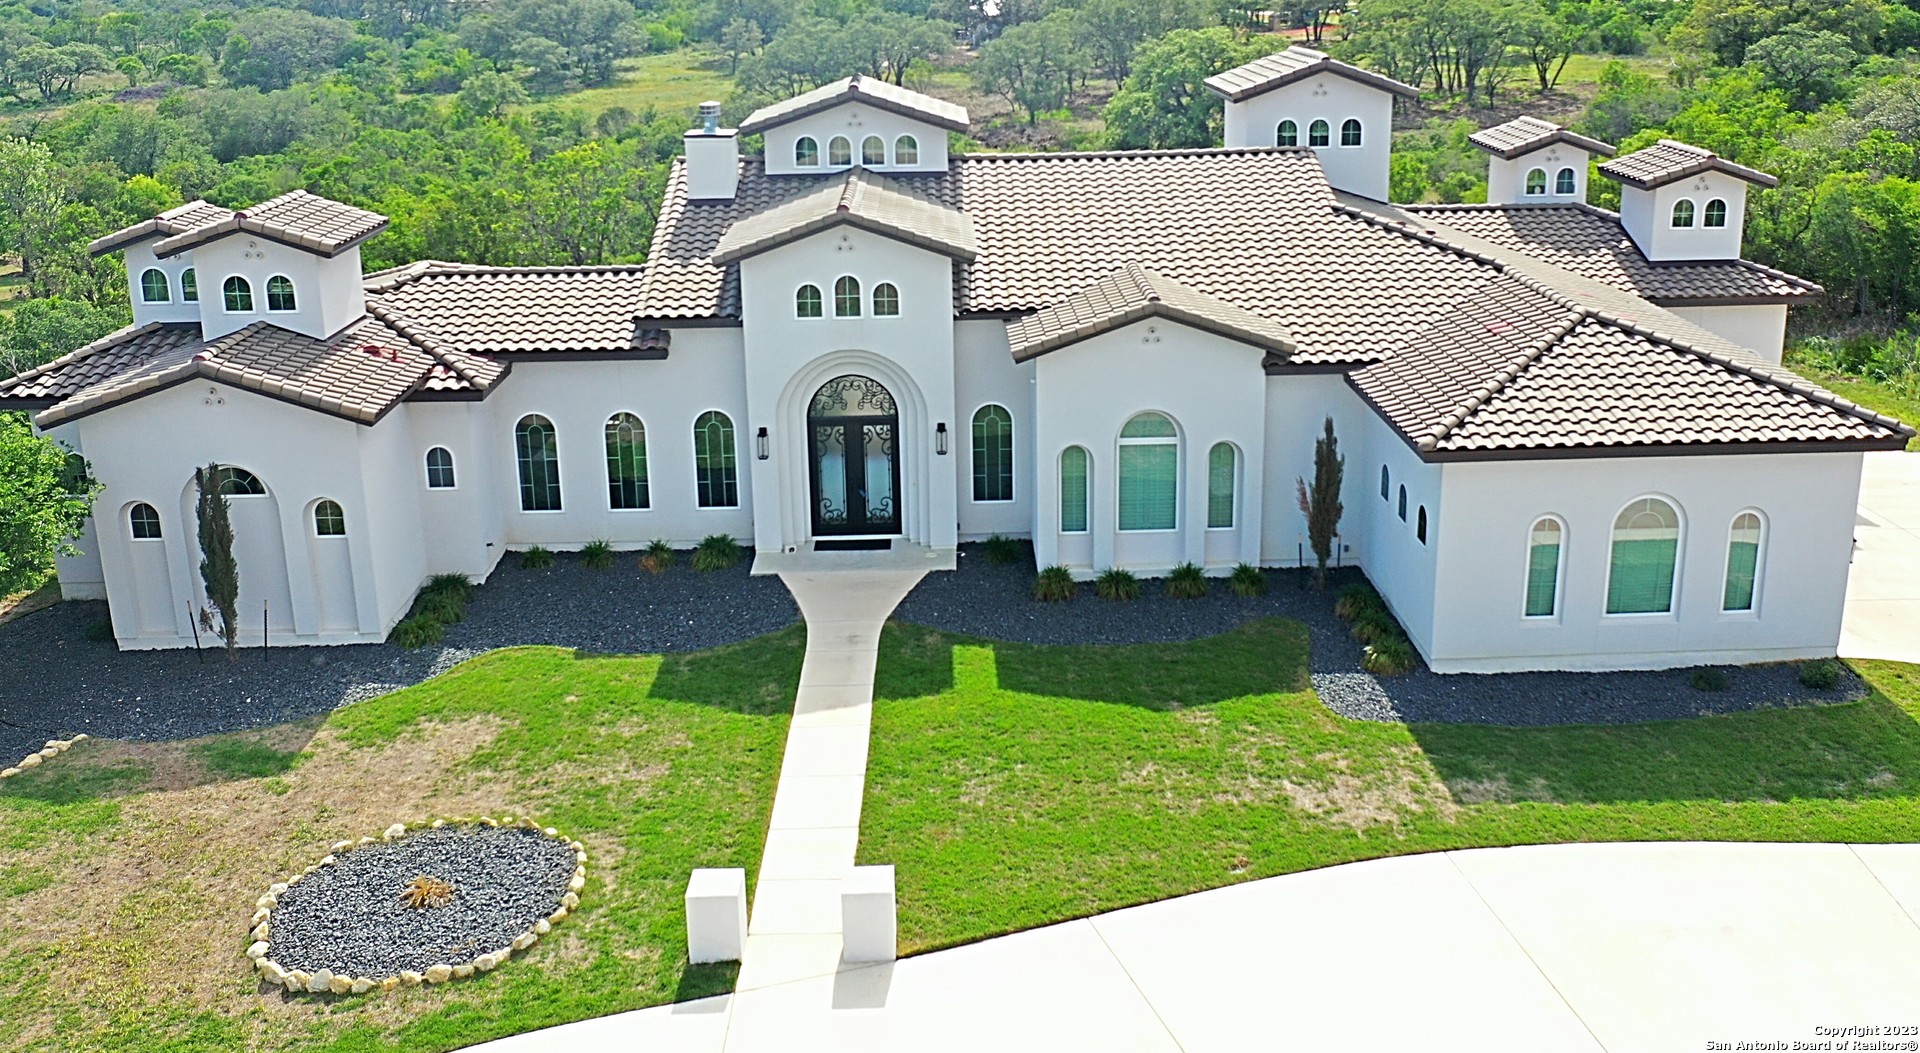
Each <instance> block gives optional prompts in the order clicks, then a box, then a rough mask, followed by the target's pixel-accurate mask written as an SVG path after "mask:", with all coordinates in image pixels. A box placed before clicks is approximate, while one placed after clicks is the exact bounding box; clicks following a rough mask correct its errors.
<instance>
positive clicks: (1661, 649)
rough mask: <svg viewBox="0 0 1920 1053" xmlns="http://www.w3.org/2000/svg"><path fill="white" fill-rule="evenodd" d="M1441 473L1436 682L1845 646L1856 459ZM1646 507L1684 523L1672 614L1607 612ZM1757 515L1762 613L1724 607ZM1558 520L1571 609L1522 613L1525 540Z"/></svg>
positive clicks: (1792, 654)
mask: <svg viewBox="0 0 1920 1053" xmlns="http://www.w3.org/2000/svg"><path fill="white" fill-rule="evenodd" d="M1443 476H1444V481H1445V488H1446V491H1447V495H1446V503H1445V505H1444V506H1443V507H1442V510H1441V517H1440V524H1439V529H1438V535H1437V537H1438V540H1439V541H1440V543H1441V547H1440V548H1439V549H1438V552H1439V556H1440V564H1439V577H1438V591H1437V595H1438V606H1437V609H1436V618H1435V622H1434V628H1433V631H1432V633H1431V635H1428V634H1416V635H1415V642H1416V644H1417V645H1419V647H1420V649H1421V651H1422V652H1423V653H1424V654H1426V656H1427V659H1428V661H1429V662H1430V663H1431V664H1432V665H1433V667H1434V669H1435V670H1436V671H1440V672H1495V671H1506V670H1518V669H1632V668H1667V667H1672V666H1685V665H1698V664H1707V663H1723V664H1734V663H1747V662H1763V661H1780V660H1787V659H1797V658H1809V657H1817V656H1828V655H1832V654H1833V653H1834V650H1835V648H1836V646H1837V645H1838V643H1839V638H1840V616H1841V611H1842V608H1843V606H1844V601H1845V597H1846V588H1847V568H1848V564H1849V562H1850V560H1851V558H1852V547H1853V524H1854V509H1855V506H1856V504H1857V501H1858V498H1859V480H1860V455H1859V454H1845V453H1820V454H1771V455H1747V456H1720V457H1622V458H1603V459H1576V460H1543V461H1505V462H1481V463H1456V464H1448V465H1445V466H1444V468H1443ZM1646 496H1657V497H1661V498H1663V499H1665V500H1667V501H1668V502H1669V503H1670V504H1672V505H1673V506H1674V507H1675V508H1676V509H1677V510H1678V511H1679V513H1680V517H1681V524H1682V525H1681V540H1680V557H1679V567H1678V571H1677V574H1676V582H1677V590H1676V591H1677V600H1676V603H1675V606H1674V610H1673V612H1672V613H1671V614H1636V615H1608V614H1606V613H1604V611H1605V607H1606V587H1607V584H1606V583H1607V569H1608V559H1609V554H1610V552H1611V544H1612V541H1611V538H1612V526H1613V521H1614V519H1615V517H1616V516H1617V515H1618V514H1619V512H1620V510H1621V509H1622V508H1624V507H1626V506H1627V504H1628V503H1630V502H1632V501H1634V500H1635V499H1637V498H1641V497H1646ZM1749 509H1752V510H1757V511H1759V512H1760V513H1761V515H1762V518H1763V520H1764V521H1765V524H1766V532H1765V535H1764V540H1763V542H1762V548H1761V553H1760V569H1759V573H1758V588H1757V592H1756V597H1755V609H1754V610H1753V611H1752V612H1739V613H1728V612H1722V611H1721V609H1720V607H1721V600H1722V595H1723V589H1724V585H1725V573H1726V562H1727V532H1728V528H1729V527H1730V526H1731V524H1732V522H1733V519H1734V517H1735V516H1736V515H1738V514H1739V513H1740V512H1742V511H1744V510H1749ZM1548 514H1552V515H1557V516H1559V517H1560V518H1561V519H1562V520H1563V521H1564V522H1565V523H1566V532H1565V534H1564V535H1563V541H1562V544H1563V553H1562V558H1563V560H1564V571H1563V575H1562V585H1561V589H1560V596H1559V613H1558V614H1557V615H1556V616H1555V617H1552V618H1524V617H1522V612H1523V610H1524V607H1523V604H1524V596H1525V584H1526V558H1527V557H1526V539H1527V532H1528V530H1529V529H1530V528H1531V526H1532V524H1533V522H1534V520H1536V519H1538V518H1540V517H1541V516H1544V515H1548ZM1369 569H1370V570H1371V569H1372V568H1371V566H1370V567H1369ZM1386 577H1388V576H1387V575H1384V574H1382V575H1377V576H1376V577H1375V581H1376V582H1379V583H1381V584H1382V585H1383V586H1384V585H1385V582H1384V580H1383V579H1385V578H1386ZM1408 629H1409V631H1410V632H1412V631H1413V626H1408Z"/></svg>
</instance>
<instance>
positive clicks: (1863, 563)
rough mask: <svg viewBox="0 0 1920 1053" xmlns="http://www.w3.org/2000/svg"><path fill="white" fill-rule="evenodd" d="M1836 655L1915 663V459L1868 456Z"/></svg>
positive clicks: (1919, 564)
mask: <svg viewBox="0 0 1920 1053" xmlns="http://www.w3.org/2000/svg"><path fill="white" fill-rule="evenodd" d="M1840 654H1841V655H1842V656H1844V657H1847V658H1890V659H1894V660H1896V661H1901V662H1920V453H1901V452H1891V453H1869V454H1867V455H1866V471H1865V472H1864V473H1862V476H1861V479H1860V512H1859V519H1858V525H1857V526H1856V528H1855V530H1854V548H1853V571H1852V573H1851V574H1849V575H1848V577H1847V611H1846V616H1845V618H1844V619H1843V620H1842V621H1841V623H1840Z"/></svg>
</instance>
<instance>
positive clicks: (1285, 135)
mask: <svg viewBox="0 0 1920 1053" xmlns="http://www.w3.org/2000/svg"><path fill="white" fill-rule="evenodd" d="M1273 144H1274V145H1275V146H1299V145H1300V126H1299V125H1297V124H1295V123H1293V122H1292V121H1281V122H1280V127H1279V128H1276V129H1275V130H1274V133H1273Z"/></svg>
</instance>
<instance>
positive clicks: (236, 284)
mask: <svg viewBox="0 0 1920 1053" xmlns="http://www.w3.org/2000/svg"><path fill="white" fill-rule="evenodd" d="M220 297H221V299H222V300H224V301H225V302H226V308H227V312H228V313H229V314H245V313H246V312H248V311H251V310H253V286H251V285H249V284H247V280H246V279H245V278H242V277H240V276H239V275H237V274H236V275H234V276H233V277H231V278H228V279H227V280H226V281H224V282H222V283H221V284H220Z"/></svg>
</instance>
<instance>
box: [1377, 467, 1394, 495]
mask: <svg viewBox="0 0 1920 1053" xmlns="http://www.w3.org/2000/svg"><path fill="white" fill-rule="evenodd" d="M1392 485H1393V480H1392V477H1391V476H1389V475H1388V474H1387V466H1386V465H1384V464H1383V465H1381V466H1380V500H1382V501H1386V500H1390V498H1389V497H1388V496H1387V495H1388V494H1389V493H1390V492H1391V489H1390V488H1391V487H1392Z"/></svg>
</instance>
